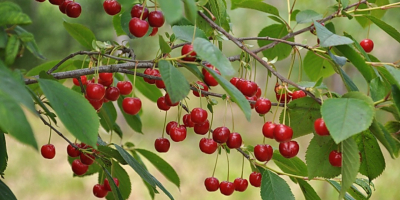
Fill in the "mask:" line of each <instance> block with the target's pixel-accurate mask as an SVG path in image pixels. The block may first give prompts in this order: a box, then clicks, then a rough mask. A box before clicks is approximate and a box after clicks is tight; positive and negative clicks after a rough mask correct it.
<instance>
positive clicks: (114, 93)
mask: <svg viewBox="0 0 400 200" xmlns="http://www.w3.org/2000/svg"><path fill="white" fill-rule="evenodd" d="M119 94H120V93H119V89H118V88H117V87H108V88H107V89H106V96H105V98H106V99H107V100H109V101H116V100H117V99H118V98H119Z"/></svg>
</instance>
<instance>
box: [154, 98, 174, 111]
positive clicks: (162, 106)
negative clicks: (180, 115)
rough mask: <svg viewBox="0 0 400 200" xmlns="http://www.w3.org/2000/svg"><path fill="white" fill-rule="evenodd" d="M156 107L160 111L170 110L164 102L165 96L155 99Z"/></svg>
mask: <svg viewBox="0 0 400 200" xmlns="http://www.w3.org/2000/svg"><path fill="white" fill-rule="evenodd" d="M157 107H158V109H160V110H164V111H167V110H169V109H170V108H171V106H169V105H168V104H167V103H166V102H165V96H161V97H160V98H158V99H157Z"/></svg>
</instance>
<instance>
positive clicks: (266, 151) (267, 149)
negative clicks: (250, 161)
mask: <svg viewBox="0 0 400 200" xmlns="http://www.w3.org/2000/svg"><path fill="white" fill-rule="evenodd" d="M273 153H274V150H273V149H272V147H271V146H270V145H268V144H257V145H256V146H255V147H254V155H255V156H256V158H257V160H259V161H261V162H265V161H269V160H271V158H272V155H273Z"/></svg>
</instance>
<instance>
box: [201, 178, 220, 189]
mask: <svg viewBox="0 0 400 200" xmlns="http://www.w3.org/2000/svg"><path fill="white" fill-rule="evenodd" d="M204 185H205V186H206V189H207V191H209V192H214V191H217V190H218V189H219V180H218V179H217V178H215V177H208V178H206V180H204Z"/></svg>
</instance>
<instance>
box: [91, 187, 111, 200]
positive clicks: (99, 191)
mask: <svg viewBox="0 0 400 200" xmlns="http://www.w3.org/2000/svg"><path fill="white" fill-rule="evenodd" d="M93 194H94V196H96V197H98V198H103V197H105V196H107V194H108V191H107V190H106V188H105V187H104V185H100V184H96V185H94V186H93Z"/></svg>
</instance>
